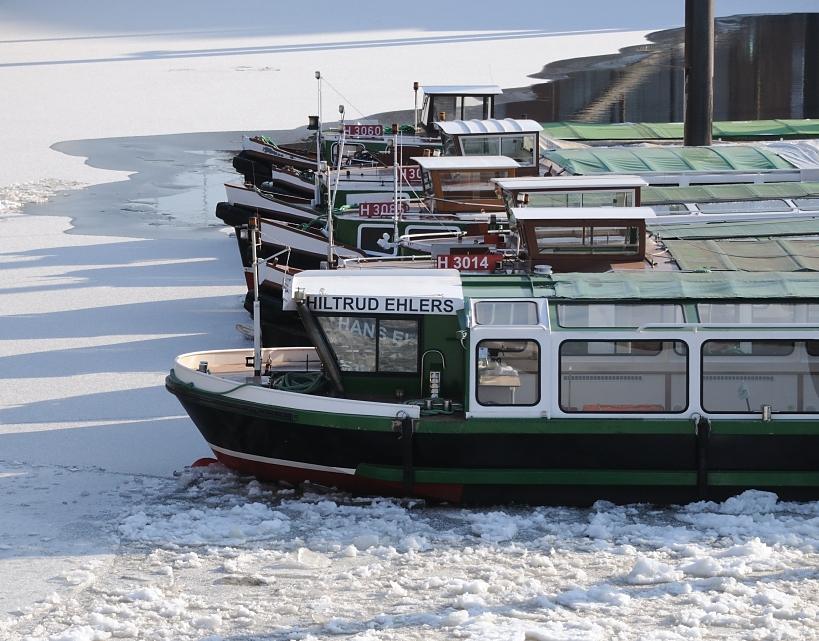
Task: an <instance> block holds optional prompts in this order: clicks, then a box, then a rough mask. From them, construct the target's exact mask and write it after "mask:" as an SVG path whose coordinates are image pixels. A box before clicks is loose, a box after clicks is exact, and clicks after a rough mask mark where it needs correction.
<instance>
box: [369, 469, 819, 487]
mask: <svg viewBox="0 0 819 641" xmlns="http://www.w3.org/2000/svg"><path fill="white" fill-rule="evenodd" d="M356 474H357V475H358V476H363V477H366V478H370V479H377V480H380V481H392V482H396V483H400V482H401V481H402V479H403V469H402V468H401V467H397V466H386V465H368V464H363V465H359V466H358V469H357V470H356ZM414 474H415V482H416V483H430V484H449V485H644V486H658V485H660V486H694V485H696V484H697V474H696V472H693V471H692V472H664V471H659V470H583V469H569V470H533V469H520V470H504V469H464V468H461V469H449V470H443V469H440V470H435V469H425V468H417V469H415V470H414ZM708 484H709V485H711V486H715V487H716V486H732V487H733V486H736V487H819V472H776V471H774V472H766V471H748V472H709V473H708Z"/></svg>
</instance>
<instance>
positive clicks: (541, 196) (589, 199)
mask: <svg viewBox="0 0 819 641" xmlns="http://www.w3.org/2000/svg"><path fill="white" fill-rule="evenodd" d="M510 204H511V206H512V207H526V206H529V207H634V190H633V189H630V190H604V189H601V190H598V191H579V190H578V191H564V192H561V191H551V192H538V191H519V192H517V193H516V195H515V202H514V203H510Z"/></svg>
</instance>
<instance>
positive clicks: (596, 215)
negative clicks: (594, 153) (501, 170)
mask: <svg viewBox="0 0 819 641" xmlns="http://www.w3.org/2000/svg"><path fill="white" fill-rule="evenodd" d="M653 218H654V211H653V210H652V209H650V208H648V207H515V208H512V209H511V210H510V217H509V222H510V227H511V229H512V232H513V233H514V234H516V235H517V236H518V238H519V239H520V245H521V247H522V248H524V249H525V254H526V257H527V259H528V264H529V265H530V266H532V267H534V266H535V265H549V266H550V267H552V268H554V269H555V270H556V271H563V272H566V271H607V270H609V269H611V268H612V264H613V263H634V268H635V269H642V267H643V262H644V260H645V256H646V221H647V220H648V221H650V220H652V219H653Z"/></svg>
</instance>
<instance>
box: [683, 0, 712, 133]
mask: <svg viewBox="0 0 819 641" xmlns="http://www.w3.org/2000/svg"><path fill="white" fill-rule="evenodd" d="M713 117H714V0H685V144H686V145H687V146H703V145H710V144H711V126H712V122H713Z"/></svg>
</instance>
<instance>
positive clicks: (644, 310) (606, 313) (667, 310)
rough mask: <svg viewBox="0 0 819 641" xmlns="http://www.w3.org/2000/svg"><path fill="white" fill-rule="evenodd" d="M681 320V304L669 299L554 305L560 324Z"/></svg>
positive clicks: (626, 324) (623, 324)
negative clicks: (675, 303) (651, 302)
mask: <svg viewBox="0 0 819 641" xmlns="http://www.w3.org/2000/svg"><path fill="white" fill-rule="evenodd" d="M682 322H684V317H683V310H682V305H674V304H670V303H657V304H642V303H638V304H628V303H626V304H623V303H610V304H606V303H590V304H588V305H583V304H574V303H573V304H561V305H558V306H557V323H558V325H560V326H561V327H640V326H641V325H647V324H649V323H668V324H675V323H676V324H678V323H682Z"/></svg>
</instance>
